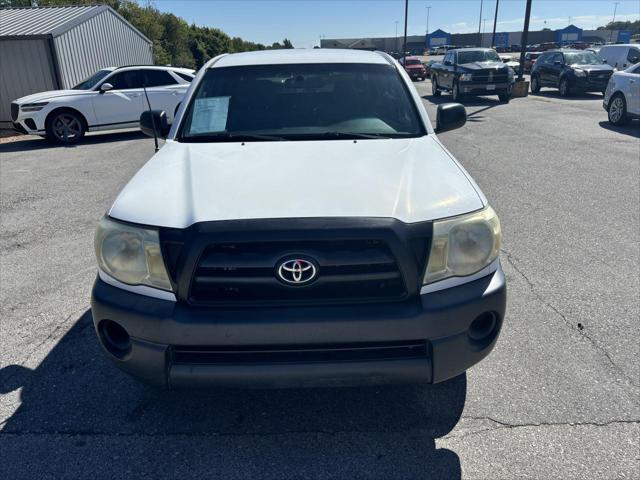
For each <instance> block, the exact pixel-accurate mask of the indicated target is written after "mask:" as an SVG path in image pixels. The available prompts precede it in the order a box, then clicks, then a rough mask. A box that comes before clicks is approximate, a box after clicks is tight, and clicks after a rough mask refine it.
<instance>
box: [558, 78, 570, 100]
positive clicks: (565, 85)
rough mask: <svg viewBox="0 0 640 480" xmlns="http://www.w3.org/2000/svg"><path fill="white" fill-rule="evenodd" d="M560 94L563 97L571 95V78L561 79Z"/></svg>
mask: <svg viewBox="0 0 640 480" xmlns="http://www.w3.org/2000/svg"><path fill="white" fill-rule="evenodd" d="M559 90H560V96H561V97H568V96H569V95H571V88H570V87H569V80H567V79H566V78H563V79H562V80H560V87H559Z"/></svg>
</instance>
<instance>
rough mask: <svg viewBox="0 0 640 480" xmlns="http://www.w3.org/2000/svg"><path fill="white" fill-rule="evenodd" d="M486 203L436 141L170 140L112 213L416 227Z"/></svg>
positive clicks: (170, 222)
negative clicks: (357, 220)
mask: <svg viewBox="0 0 640 480" xmlns="http://www.w3.org/2000/svg"><path fill="white" fill-rule="evenodd" d="M149 148H151V144H149ZM485 203H486V200H485V199H484V197H483V196H482V194H481V193H480V192H479V190H478V189H477V186H476V185H475V184H474V183H473V181H472V180H471V179H470V178H469V176H468V174H467V173H466V172H465V171H464V169H463V168H462V167H461V166H460V165H459V164H458V163H457V162H456V161H455V160H454V159H453V158H452V157H451V155H450V154H449V153H448V152H447V151H446V150H445V149H444V147H442V146H441V145H440V143H439V142H438V140H437V139H436V137H435V136H434V135H428V136H424V137H421V138H409V139H395V140H387V139H380V140H358V141H357V142H354V141H353V140H323V141H282V142H278V141H276V142H247V143H245V144H244V145H243V144H241V143H236V142H234V143H208V144H206V143H178V142H175V141H167V143H166V145H165V146H164V147H163V148H162V149H161V150H160V152H158V153H157V154H156V155H155V156H154V157H153V158H152V159H151V160H150V161H149V162H148V163H147V164H146V165H145V166H144V167H143V168H142V169H141V170H140V171H139V172H138V173H137V174H136V175H135V176H134V177H133V179H132V180H131V181H130V182H129V184H128V185H127V186H126V187H125V188H124V190H122V192H121V193H120V195H119V196H118V198H117V199H116V201H115V203H114V205H113V207H112V208H111V210H110V212H109V215H110V216H111V217H113V218H116V219H120V220H123V221H128V222H133V223H138V224H143V225H150V226H163V227H173V228H186V227H188V226H190V225H192V224H194V223H197V222H205V221H216V220H235V219H258V218H300V217H307V218H308V217H390V218H396V219H398V220H401V221H403V222H407V223H412V222H420V221H426V220H434V219H437V218H444V217H450V216H454V215H460V214H463V213H467V212H470V211H473V210H478V209H480V208H482V207H483V206H484V204H485Z"/></svg>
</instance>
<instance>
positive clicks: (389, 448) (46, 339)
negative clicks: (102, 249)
mask: <svg viewBox="0 0 640 480" xmlns="http://www.w3.org/2000/svg"><path fill="white" fill-rule="evenodd" d="M416 86H417V88H418V91H419V92H420V94H421V95H423V98H424V99H425V103H426V104H427V107H428V109H429V112H430V114H431V118H435V108H436V105H435V103H434V101H436V100H437V101H438V102H439V103H442V102H444V101H450V97H448V96H446V95H445V96H443V97H442V98H441V99H433V98H431V97H430V87H429V84H428V82H425V83H420V82H419V83H417V84H416ZM465 103H466V106H467V110H468V112H469V113H471V114H472V115H471V116H470V118H469V121H468V123H467V125H466V126H465V127H463V128H462V129H459V130H456V131H452V132H448V133H445V134H442V135H441V136H440V138H441V139H442V141H443V143H444V144H445V145H446V146H447V148H449V150H450V151H451V152H452V153H453V154H454V155H455V156H456V158H458V160H459V161H460V162H461V163H462V164H463V165H464V166H465V168H467V169H468V170H469V172H470V173H471V174H472V176H473V177H474V179H475V180H476V181H477V182H478V184H479V185H480V187H481V188H482V189H483V191H484V193H485V194H486V196H487V197H488V198H489V200H490V201H491V203H492V205H493V206H494V208H495V209H496V210H497V212H498V213H499V215H500V217H501V220H502V226H503V234H504V244H503V250H502V256H501V258H502V263H503V267H504V270H505V273H506V275H507V280H508V288H509V298H508V310H507V317H506V321H505V325H504V327H503V332H502V335H501V338H500V340H499V342H498V345H497V346H496V349H495V350H494V352H493V353H492V354H491V355H490V356H489V357H488V358H487V359H486V360H485V361H483V362H482V363H480V364H479V365H477V366H475V367H474V368H472V369H471V370H470V371H469V372H467V374H466V375H463V376H460V377H458V378H455V379H452V380H450V381H448V382H445V383H444V384H439V385H435V386H402V387H395V388H357V389H316V390H290V391H259V390H251V391H219V392H212V393H198V394H192V395H188V394H184V393H174V392H170V393H166V392H160V391H156V390H153V389H150V388H147V387H144V386H142V385H140V384H138V383H137V382H135V381H134V380H132V379H130V378H128V377H126V376H125V375H124V374H122V373H121V372H120V371H118V370H117V369H116V368H115V367H113V366H112V365H111V364H110V362H109V361H108V360H107V359H106V358H104V356H103V354H102V352H101V351H100V349H99V347H98V345H97V342H96V339H95V335H94V332H93V327H92V325H91V318H90V312H89V311H88V307H89V292H90V288H91V283H92V281H93V278H94V275H95V265H94V259H93V248H92V240H93V229H94V226H95V224H96V221H97V220H98V218H99V217H100V216H101V215H102V214H103V213H104V211H105V210H106V209H107V208H108V206H109V205H110V203H111V202H112V200H113V198H114V196H115V195H116V193H117V192H118V191H119V189H120V188H121V187H122V186H123V185H124V184H125V183H126V182H127V180H128V179H129V178H130V177H131V176H132V175H133V174H134V173H135V171H136V170H137V169H138V168H139V167H140V166H141V165H142V164H143V163H144V162H145V161H146V160H147V159H148V158H149V157H150V156H151V154H152V152H153V147H152V141H151V140H150V139H147V138H144V137H142V135H140V134H139V133H137V132H129V133H116V134H106V135H96V136H90V137H88V139H87V142H85V143H83V144H81V145H79V146H76V147H72V148H61V147H51V146H49V145H47V144H46V143H45V142H43V141H42V140H40V139H37V138H36V139H33V138H30V139H26V140H21V141H19V142H14V143H7V144H2V145H0V227H1V228H0V232H1V233H0V252H1V255H0V301H1V312H0V344H1V345H2V348H1V349H0V478H11V479H22V478H87V477H92V478H129V477H142V476H147V477H150V478H174V477H177V476H181V477H184V478H189V477H202V476H205V477H213V478H224V479H232V478H274V479H275V478H278V479H281V478H295V479H299V478H376V479H390V478H402V479H405V478H406V479H427V478H429V479H433V478H446V479H450V478H467V479H500V478H504V479H514V478H544V479H546V478H562V479H572V478H588V479H596V478H602V479H610V478H639V477H640V454H639V453H638V452H640V445H639V438H640V425H639V422H640V395H639V394H640V388H639V385H640V368H639V366H638V361H637V359H638V354H639V353H640V352H639V346H638V318H639V316H640V311H639V310H640V308H639V293H640V290H639V289H640V284H639V277H638V272H639V259H640V252H639V233H640V221H639V216H640V209H639V208H638V207H639V206H640V187H639V179H640V175H639V173H640V172H639V168H640V167H639V165H640V125H639V124H638V123H637V122H636V123H635V125H632V126H629V127H624V128H619V129H614V128H613V127H610V126H609V125H608V124H607V123H606V121H605V120H606V113H605V112H604V110H602V106H601V103H602V97H601V96H599V95H585V96H583V97H577V98H571V99H561V98H559V97H558V96H557V95H556V94H555V93H554V92H552V91H548V92H544V91H543V93H542V94H541V95H538V96H530V97H528V98H526V99H514V100H512V102H511V103H510V104H509V105H502V104H498V103H497V102H496V101H494V99H493V98H491V97H489V98H487V99H472V100H468V101H466V102H465Z"/></svg>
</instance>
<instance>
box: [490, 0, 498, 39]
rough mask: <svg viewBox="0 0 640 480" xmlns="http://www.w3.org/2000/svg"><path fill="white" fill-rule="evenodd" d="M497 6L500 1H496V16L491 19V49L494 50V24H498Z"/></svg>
mask: <svg viewBox="0 0 640 480" xmlns="http://www.w3.org/2000/svg"><path fill="white" fill-rule="evenodd" d="M498 5H500V0H496V14H495V16H494V17H493V34H492V35H491V47H492V48H495V46H496V24H497V23H498Z"/></svg>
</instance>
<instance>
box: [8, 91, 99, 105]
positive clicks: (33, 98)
mask: <svg viewBox="0 0 640 480" xmlns="http://www.w3.org/2000/svg"><path fill="white" fill-rule="evenodd" d="M88 93H91V90H49V91H46V92H39V93H34V94H32V95H27V96H26V97H21V98H19V99H17V100H16V102H17V103H19V104H21V105H22V104H25V103H35V102H44V101H47V100H51V99H52V98H56V97H67V96H69V95H87V94H88Z"/></svg>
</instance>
